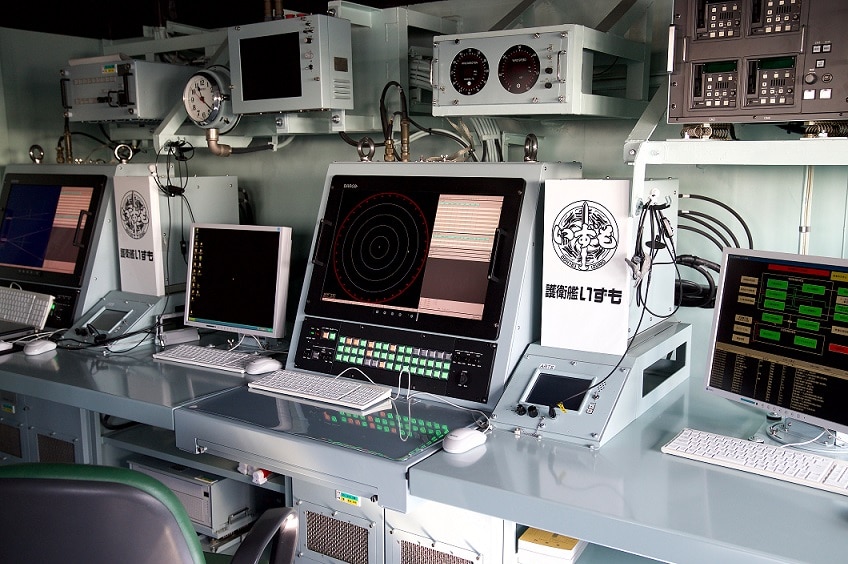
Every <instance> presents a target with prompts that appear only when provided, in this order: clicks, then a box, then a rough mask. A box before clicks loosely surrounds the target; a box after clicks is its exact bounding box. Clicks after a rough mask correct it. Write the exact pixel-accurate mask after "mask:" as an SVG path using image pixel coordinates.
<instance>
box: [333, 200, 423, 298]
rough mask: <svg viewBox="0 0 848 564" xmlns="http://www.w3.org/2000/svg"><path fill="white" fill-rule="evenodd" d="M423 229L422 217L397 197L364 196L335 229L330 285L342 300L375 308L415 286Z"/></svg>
mask: <svg viewBox="0 0 848 564" xmlns="http://www.w3.org/2000/svg"><path fill="white" fill-rule="evenodd" d="M429 231H430V230H429V227H428V223H427V219H426V217H425V215H424V212H423V211H422V210H421V208H420V207H418V205H417V204H416V203H415V202H414V201H413V200H411V199H410V198H408V197H407V196H404V195H402V194H398V193H381V194H375V195H372V196H369V197H367V198H365V199H364V200H362V201H361V202H359V203H358V204H357V205H356V206H354V207H353V208H352V209H351V210H350V212H349V213H348V214H347V215H346V216H345V218H344V219H343V220H342V221H341V223H340V224H339V229H338V231H337V232H336V240H335V243H334V245H333V254H332V265H333V269H334V271H335V275H336V280H337V281H338V282H339V285H340V286H341V287H342V288H343V290H344V292H345V293H347V294H348V296H350V297H352V298H354V299H355V300H357V301H361V302H366V303H372V304H379V303H387V302H390V301H392V300H395V299H397V298H400V297H401V296H403V295H404V294H405V293H406V292H407V290H409V288H410V287H411V286H412V285H413V284H416V283H420V281H421V280H420V279H421V276H422V274H423V272H424V263H425V261H426V260H427V250H428V244H427V242H428V241H429V239H430V237H429Z"/></svg>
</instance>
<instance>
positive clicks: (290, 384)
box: [247, 370, 392, 410]
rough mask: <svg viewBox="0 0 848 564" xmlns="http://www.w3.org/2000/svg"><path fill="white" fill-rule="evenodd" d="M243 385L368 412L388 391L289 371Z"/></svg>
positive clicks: (368, 384) (275, 372) (274, 373)
mask: <svg viewBox="0 0 848 564" xmlns="http://www.w3.org/2000/svg"><path fill="white" fill-rule="evenodd" d="M247 386H248V387H249V388H254V389H257V390H262V391H265V392H272V393H276V394H283V395H287V396H293V397H295V398H303V399H307V400H314V401H319V402H323V403H330V404H333V405H336V406H340V407H347V408H351V409H358V410H363V409H368V408H369V407H371V406H372V405H374V404H376V403H379V402H382V401H385V400H387V399H389V397H390V396H391V391H392V390H391V388H389V387H388V386H381V385H379V384H371V383H368V382H360V381H358V380H351V379H349V378H336V377H333V376H323V375H321V374H309V373H306V372H294V371H291V370H275V371H274V372H271V373H269V374H266V375H265V376H263V377H262V378H260V379H258V380H255V381H253V382H248V383H247Z"/></svg>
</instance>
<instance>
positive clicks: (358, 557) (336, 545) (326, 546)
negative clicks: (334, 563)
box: [306, 511, 368, 564]
mask: <svg viewBox="0 0 848 564" xmlns="http://www.w3.org/2000/svg"><path fill="white" fill-rule="evenodd" d="M306 548H308V549H309V550H311V551H313V552H317V553H319V554H323V555H325V556H329V557H331V558H335V559H336V560H341V561H343V562H348V563H349V564H368V529H366V528H364V527H359V526H357V525H352V524H350V523H345V522H344V521H339V520H338V519H333V518H331V517H326V516H324V515H321V514H320V513H313V512H312V511H307V512H306Z"/></svg>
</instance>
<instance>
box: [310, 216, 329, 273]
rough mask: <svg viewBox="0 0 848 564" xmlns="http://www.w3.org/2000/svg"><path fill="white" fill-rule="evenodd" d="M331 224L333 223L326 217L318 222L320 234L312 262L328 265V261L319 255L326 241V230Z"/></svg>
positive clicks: (316, 240)
mask: <svg viewBox="0 0 848 564" xmlns="http://www.w3.org/2000/svg"><path fill="white" fill-rule="evenodd" d="M331 226H332V223H330V222H329V221H327V220H326V219H322V220H321V221H320V222H319V223H318V236H317V237H315V251H314V252H313V253H312V264H316V265H318V266H321V267H323V266H325V265H326V262H324V261H322V260H319V259H318V255H319V253H320V249H321V245H322V243H323V242H324V232H325V231H326V230H327V228H329V227H331Z"/></svg>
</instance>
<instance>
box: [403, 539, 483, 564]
mask: <svg viewBox="0 0 848 564" xmlns="http://www.w3.org/2000/svg"><path fill="white" fill-rule="evenodd" d="M400 562H401V564H474V563H473V562H472V561H471V560H467V559H465V558H460V557H458V556H454V555H453V554H448V553H446V552H440V551H438V550H435V549H432V548H429V547H426V546H421V545H420V544H418V543H414V542H409V541H401V543H400Z"/></svg>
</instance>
